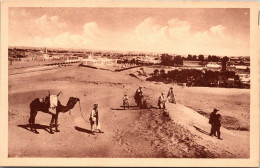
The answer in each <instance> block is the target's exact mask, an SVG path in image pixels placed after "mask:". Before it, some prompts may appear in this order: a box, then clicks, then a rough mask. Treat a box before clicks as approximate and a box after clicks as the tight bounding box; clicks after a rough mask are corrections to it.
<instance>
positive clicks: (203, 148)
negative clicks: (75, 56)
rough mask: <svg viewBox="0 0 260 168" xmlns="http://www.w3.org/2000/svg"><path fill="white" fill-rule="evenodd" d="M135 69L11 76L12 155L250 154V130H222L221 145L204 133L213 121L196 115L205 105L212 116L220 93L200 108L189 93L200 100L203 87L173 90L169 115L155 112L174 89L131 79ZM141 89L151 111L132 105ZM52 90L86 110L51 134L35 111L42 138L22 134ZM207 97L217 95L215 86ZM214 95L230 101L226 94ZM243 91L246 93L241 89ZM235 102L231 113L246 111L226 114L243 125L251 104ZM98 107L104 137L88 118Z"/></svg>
mask: <svg viewBox="0 0 260 168" xmlns="http://www.w3.org/2000/svg"><path fill="white" fill-rule="evenodd" d="M136 70H137V69H136ZM136 70H135V69H131V70H129V71H122V72H110V71H102V70H95V69H88V68H84V67H75V66H72V67H64V68H59V69H54V70H49V71H43V72H31V73H26V74H18V75H12V76H9V124H8V130H9V144H8V145H9V147H8V153H9V157H131V158H133V157H141V158H151V157H153V158H154V157H159V158H161V157H174V158H175V157H176V158H187V157H189V158H205V157H209V158H215V157H216V158H233V157H236V158H248V157H249V131H234V130H231V129H226V128H224V127H225V126H224V127H222V128H221V131H222V138H223V140H218V139H217V138H216V137H210V136H209V135H207V134H208V132H209V130H210V125H209V124H208V119H207V118H206V117H205V116H203V115H201V114H199V113H198V112H196V111H195V110H196V109H197V108H198V106H199V105H200V106H199V107H200V109H201V110H202V111H205V112H206V114H208V113H210V112H211V110H212V109H213V107H215V103H216V101H218V102H220V101H219V100H218V96H215V97H214V96H212V97H209V98H208V99H207V102H208V104H207V105H206V106H203V104H202V103H201V104H198V102H197V100H195V99H193V96H192V95H193V94H194V93H196V95H197V96H198V95H201V96H203V94H204V93H201V90H203V88H184V89H183V88H181V87H178V86H174V89H175V92H176V97H177V104H176V105H175V104H170V103H167V105H166V106H167V110H168V111H169V114H170V116H169V117H168V116H165V115H164V113H163V112H162V110H160V109H156V103H157V98H158V96H159V95H160V92H161V91H163V92H166V91H168V88H169V86H170V85H166V84H162V83H152V82H146V81H142V80H139V79H137V78H134V77H131V76H130V75H129V74H130V73H132V72H134V71H136ZM139 85H142V86H144V93H145V98H146V99H147V101H148V103H149V106H150V107H153V108H151V109H139V108H137V107H134V106H135V102H134V100H133V96H134V92H135V90H136V89H137V87H138V86H139ZM198 89H199V90H200V91H197V90H198ZM206 89H208V88H206ZM210 89H212V88H210ZM48 90H50V92H51V93H53V94H57V93H58V92H59V91H62V93H63V94H62V95H61V96H60V97H59V99H60V101H61V103H62V104H66V103H67V101H68V99H69V97H71V96H73V97H78V98H80V100H81V101H80V105H81V111H80V108H79V104H76V106H75V107H74V109H72V110H71V111H70V113H69V112H68V113H62V114H60V115H59V128H60V130H61V132H59V133H55V134H53V135H51V134H49V132H48V125H49V122H50V119H51V116H50V115H48V114H45V113H41V112H38V115H37V117H36V123H37V124H38V125H37V128H38V131H39V132H40V134H34V133H32V132H30V131H28V130H27V129H25V128H26V124H28V117H29V104H30V102H31V101H32V100H33V99H34V98H37V97H44V96H47V94H48ZM210 92H212V93H210V94H212V95H215V94H214V93H215V92H214V90H213V89H212V90H210ZM237 92H238V90H236V91H234V92H232V91H230V94H232V93H237ZM124 93H127V94H128V96H129V98H130V106H131V107H130V109H129V110H128V109H127V110H123V108H122V107H121V106H122V97H123V94H124ZM217 94H220V95H221V96H223V95H226V96H227V97H228V96H230V94H227V93H226V92H223V94H221V93H220V92H218V93H217ZM240 94H242V95H247V94H248V95H249V93H247V92H245V91H244V90H241V93H240ZM248 95H247V96H248ZM216 97H217V98H216ZM213 98H214V99H213ZM220 99H221V98H220ZM186 100H189V101H190V102H188V101H186ZM236 102H238V103H240V105H234V106H233V104H232V106H233V107H234V108H237V107H236V106H239V107H240V106H241V105H242V106H243V108H242V109H240V111H237V113H238V114H236V115H233V113H232V111H231V112H230V113H222V114H223V115H224V116H226V115H229V116H233V117H235V118H236V119H237V120H238V121H240V124H241V123H242V124H244V123H246V122H247V121H248V119H249V117H248V116H249V114H248V115H246V114H247V111H246V110H243V109H247V107H249V105H248V104H247V103H248V102H247V101H245V100H244V98H243V97H241V99H237V100H236ZM94 103H98V104H99V110H100V120H101V128H102V130H103V131H104V133H102V134H96V135H91V134H90V125H89V123H88V120H87V119H88V117H89V114H90V110H91V108H92V106H93V104H94ZM231 103H233V102H231ZM187 105H189V107H188V106H187ZM227 107H228V106H226V109H227ZM194 109H195V110H194ZM223 111H224V110H223ZM225 111H227V110H225ZM242 114H243V115H242ZM82 115H83V117H84V118H85V119H86V121H85V120H84V118H82ZM244 115H245V116H244ZM240 116H244V118H243V119H240ZM245 121H246V122H245Z"/></svg>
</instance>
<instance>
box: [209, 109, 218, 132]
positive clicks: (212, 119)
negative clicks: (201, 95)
mask: <svg viewBox="0 0 260 168" xmlns="http://www.w3.org/2000/svg"><path fill="white" fill-rule="evenodd" d="M218 111H219V110H218V109H216V108H214V110H213V112H212V113H211V114H210V117H209V124H211V130H210V134H209V135H210V136H212V135H215V136H216V119H217V112H218Z"/></svg>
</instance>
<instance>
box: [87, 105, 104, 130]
mask: <svg viewBox="0 0 260 168" xmlns="http://www.w3.org/2000/svg"><path fill="white" fill-rule="evenodd" d="M89 121H90V126H91V132H92V134H93V135H95V134H94V131H95V130H98V131H99V133H102V131H101V130H100V121H99V116H98V104H94V107H93V109H92V110H91V114H90V117H89Z"/></svg>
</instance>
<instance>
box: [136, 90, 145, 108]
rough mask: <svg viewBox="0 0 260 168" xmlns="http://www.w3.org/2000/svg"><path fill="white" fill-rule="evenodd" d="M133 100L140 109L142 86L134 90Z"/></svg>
mask: <svg viewBox="0 0 260 168" xmlns="http://www.w3.org/2000/svg"><path fill="white" fill-rule="evenodd" d="M134 98H135V102H136V104H137V106H139V107H142V99H143V91H142V86H139V88H138V89H137V90H136V92H135V97H134Z"/></svg>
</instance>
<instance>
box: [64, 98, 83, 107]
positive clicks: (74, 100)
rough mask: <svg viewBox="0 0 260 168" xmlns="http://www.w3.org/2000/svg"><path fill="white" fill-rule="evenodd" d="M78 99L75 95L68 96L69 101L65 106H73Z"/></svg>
mask: <svg viewBox="0 0 260 168" xmlns="http://www.w3.org/2000/svg"><path fill="white" fill-rule="evenodd" d="M79 101H80V99H79V98H77V97H70V98H69V101H68V103H67V107H70V108H73V107H74V106H75V104H76V103H77V102H79Z"/></svg>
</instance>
